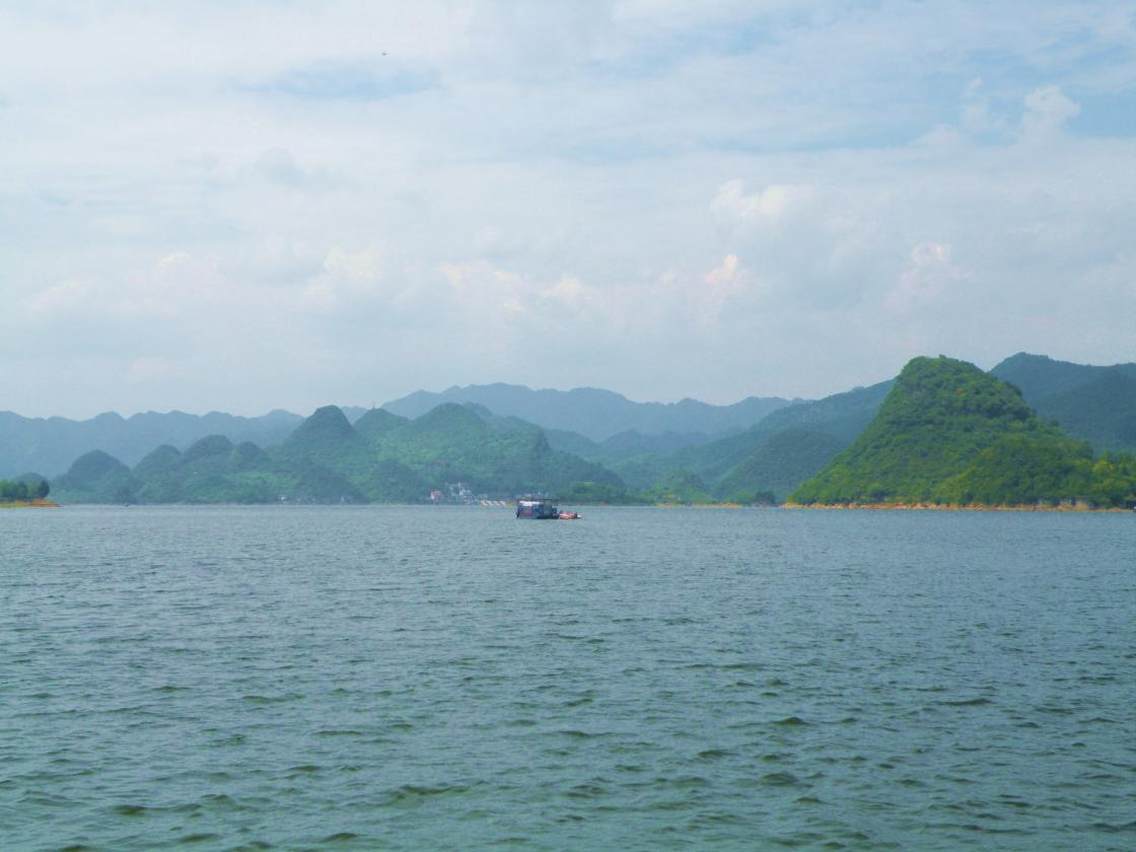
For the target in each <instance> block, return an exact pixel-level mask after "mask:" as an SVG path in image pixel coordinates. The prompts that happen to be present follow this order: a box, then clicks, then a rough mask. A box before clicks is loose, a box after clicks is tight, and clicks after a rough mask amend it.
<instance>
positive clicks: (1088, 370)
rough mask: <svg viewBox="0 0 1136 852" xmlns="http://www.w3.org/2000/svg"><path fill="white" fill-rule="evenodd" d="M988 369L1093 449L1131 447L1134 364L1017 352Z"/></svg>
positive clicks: (1135, 443)
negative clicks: (1097, 362) (1107, 363)
mask: <svg viewBox="0 0 1136 852" xmlns="http://www.w3.org/2000/svg"><path fill="white" fill-rule="evenodd" d="M990 372H991V373H992V374H993V375H995V376H997V377H998V378H1000V379H1002V380H1003V381H1007V382H1010V383H1011V384H1013V385H1014V386H1015V387H1017V388H1019V389H1020V390H1021V392H1022V396H1023V397H1025V400H1026V402H1028V403H1029V404H1030V406H1032V407H1033V409H1034V410H1035V411H1036V412H1037V413H1038V416H1040V417H1042V418H1044V419H1047V420H1054V421H1056V422H1057V423H1058V424H1059V425H1060V426H1061V428H1063V429H1064V430H1065V431H1066V432H1068V433H1069V434H1070V435H1073V436H1074V437H1076V438H1082V439H1084V440H1086V441H1088V442H1089V443H1090V444H1092V446H1093V448H1094V449H1095V450H1097V451H1098V452H1099V451H1103V450H1110V451H1124V452H1136V364H1114V365H1112V366H1107V367H1103V366H1095V365H1089V364H1072V363H1069V362H1067V361H1055V360H1053V359H1052V358H1047V357H1045V356H1044V355H1030V354H1027V353H1025V352H1019V353H1018V354H1017V355H1013V356H1011V357H1009V358H1007V359H1006V360H1005V361H1003V362H1002V363H1000V364H999V365H998V366H996V367H995V368H994V369H993V370H991V371H990Z"/></svg>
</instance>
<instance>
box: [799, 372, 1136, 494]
mask: <svg viewBox="0 0 1136 852" xmlns="http://www.w3.org/2000/svg"><path fill="white" fill-rule="evenodd" d="M1134 491H1136V460H1134V459H1132V458H1131V457H1116V458H1110V457H1102V458H1101V459H1098V460H1094V459H1093V456H1092V450H1091V448H1090V447H1089V446H1088V445H1087V444H1085V443H1083V442H1081V441H1077V440H1075V439H1073V438H1070V437H1068V436H1067V435H1065V434H1064V433H1063V432H1062V431H1061V430H1060V429H1059V428H1058V427H1056V426H1054V425H1051V424H1048V423H1045V422H1044V421H1042V420H1041V419H1040V418H1038V417H1037V416H1036V415H1035V414H1034V412H1033V411H1032V410H1031V409H1030V407H1029V406H1028V405H1027V404H1026V402H1025V400H1024V399H1022V397H1021V395H1020V393H1019V392H1018V390H1017V389H1016V388H1014V387H1012V386H1010V385H1008V384H1006V383H1005V382H1003V381H1000V380H999V379H997V378H995V377H993V376H990V375H988V374H986V373H984V372H982V371H981V370H979V369H978V368H977V367H975V366H974V365H972V364H968V363H966V362H964V361H956V360H954V359H951V358H945V357H942V356H940V357H939V358H916V359H914V360H912V361H911V362H910V363H908V364H907V366H906V367H904V369H903V372H902V373H900V375H899V378H898V379H896V382H895V385H894V386H893V387H892V389H891V391H890V392H889V394H888V396H887V398H886V399H885V400H884V403H883V405H882V406H881V407H880V410H879V413H878V414H877V415H876V418H875V419H874V420H873V421H872V423H871V425H869V426H868V428H867V429H866V430H865V431H864V432H863V433H862V434H861V435H860V437H859V438H857V439H856V440H855V441H854V442H853V443H852V445H851V446H849V447H848V448H847V449H845V450H844V451H843V452H841V453H840V454H839V455H838V456H837V457H836V458H835V459H833V460H832V461H831V462H830V463H829V465H828V466H827V467H825V469H824V470H822V471H821V472H820V473H819V474H817V475H816V476H815V477H813V478H812V479H810V480H809V481H808V482H806V483H805V484H804V485H802V486H801V487H800V488H798V489H797V490H796V492H794V493H793V495H792V496H791V498H790V499H791V500H792V501H793V502H797V503H803V504H813V503H822V504H848V503H895V504H914V503H934V504H949V505H967V504H991V505H1024V504H1034V503H1038V502H1046V503H1056V502H1060V501H1066V500H1086V501H1089V502H1092V503H1095V504H1098V505H1121V504H1123V503H1124V502H1125V501H1126V500H1127V499H1128V498H1129V497H1131V493H1132V492H1134Z"/></svg>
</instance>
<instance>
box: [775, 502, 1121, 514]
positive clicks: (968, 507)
mask: <svg viewBox="0 0 1136 852" xmlns="http://www.w3.org/2000/svg"><path fill="white" fill-rule="evenodd" d="M781 508H782V509H866V510H868V511H874V512H887V511H908V512H1131V511H1132V509H1126V508H1124V507H1123V506H1099V507H1098V506H1088V505H1085V504H1083V503H1074V504H1060V505H1057V506H1039V505H1037V504H1034V503H1020V504H1011V505H989V504H985V503H969V504H965V505H947V504H938V503H782V504H781Z"/></svg>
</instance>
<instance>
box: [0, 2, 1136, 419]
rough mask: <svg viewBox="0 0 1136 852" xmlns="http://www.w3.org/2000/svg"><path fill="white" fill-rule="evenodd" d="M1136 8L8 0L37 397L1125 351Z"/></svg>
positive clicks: (730, 373)
mask: <svg viewBox="0 0 1136 852" xmlns="http://www.w3.org/2000/svg"><path fill="white" fill-rule="evenodd" d="M1130 12H1131V10H1129V13H1128V14H1122V13H1120V12H1118V11H1117V10H1116V6H1115V4H1107V3H1093V2H1090V3H1074V2H1056V3H1052V4H1042V6H1039V7H1038V8H1036V9H1034V10H1033V12H1032V14H1030V15H1028V16H1022V15H1021V10H1020V9H1018V8H1014V7H1012V6H1005V7H1003V6H991V5H989V4H987V5H986V6H983V7H981V8H980V7H978V6H968V5H965V4H964V5H962V6H959V5H957V4H948V3H942V2H931V3H924V4H918V5H917V6H912V5H910V4H906V3H901V2H892V0H885V2H883V3H880V4H878V5H874V6H872V7H871V8H865V7H856V8H852V7H850V6H848V5H847V4H843V3H834V2H824V0H817V2H812V0H810V2H809V3H807V4H800V3H791V2H788V0H769V2H765V0H762V2H758V3H754V2H744V0H722V2H717V1H715V2H712V3H707V4H698V5H697V7H695V6H691V5H690V4H682V3H675V2H670V0H616V2H612V3H601V4H567V3H565V4H557V3H547V4H545V3H542V4H529V5H527V6H526V7H525V8H524V9H523V10H518V9H516V8H514V5H510V4H499V3H493V2H483V0H459V2H456V3H454V2H437V3H435V2H428V0H423V2H421V3H415V4H409V3H407V4H397V3H386V4H373V3H366V2H363V0H331V2H328V3H322V4H309V3H290V4H284V5H279V4H278V5H272V4H269V5H264V4H260V3H245V2H235V3H230V4H224V5H223V6H222V5H217V4H206V5H204V6H202V5H199V4H192V5H191V4H187V3H176V2H171V3H163V4H160V5H152V6H147V7H145V8H135V7H133V6H131V7H129V8H128V7H127V6H122V5H118V4H109V5H95V6H76V7H68V6H65V5H63V6H61V5H58V4H49V5H46V6H45V5H42V4H24V5H22V6H13V5H12V4H8V5H7V6H6V7H4V8H3V9H0V31H3V32H5V34H6V35H8V36H9V38H8V39H7V40H6V44H5V48H6V49H5V51H3V53H0V98H2V100H3V105H2V106H0V109H3V117H4V124H5V128H7V129H8V130H9V131H10V132H7V133H5V134H3V135H2V136H0V162H3V163H4V170H5V174H4V182H3V186H2V187H0V269H2V270H3V272H2V273H0V298H2V299H3V300H4V302H3V303H4V304H6V305H8V306H9V310H7V311H0V334H3V335H4V336H5V339H7V340H9V341H12V342H13V343H14V344H15V347H16V349H18V350H19V351H25V350H27V349H28V347H29V346H33V347H34V345H36V344H37V343H39V344H41V345H49V346H50V348H51V352H52V357H51V359H46V358H41V359H39V361H33V360H28V361H27V362H26V363H24V362H21V363H20V366H19V369H15V368H12V369H9V370H8V371H7V372H6V373H5V376H4V378H5V382H6V384H5V393H6V399H5V403H4V404H5V407H10V408H14V409H16V410H21V411H26V412H29V413H44V414H49V413H91V412H93V411H96V410H99V409H102V408H108V407H116V408H121V409H124V410H133V409H138V408H151V407H155V406H158V405H160V404H167V405H170V406H178V407H182V408H190V409H192V408H202V409H208V408H226V407H228V408H243V409H244V410H246V411H255V410H257V409H260V408H271V407H275V406H277V405H284V406H292V407H294V408H311V407H314V405H315V404H318V403H321V402H326V401H329V400H335V401H342V402H350V401H353V400H360V399H362V400H364V401H366V402H370V401H373V399H374V398H376V397H378V398H379V399H382V398H387V397H391V396H395V395H397V394H400V393H403V392H406V391H409V390H413V389H414V388H415V387H418V386H424V385H432V386H439V385H448V384H452V383H454V382H472V381H496V380H509V381H527V382H532V383H535V384H542V385H547V384H560V385H577V384H595V385H608V386H615V387H617V388H619V389H622V390H625V391H628V392H630V393H632V394H633V395H635V396H637V397H639V398H649V397H658V398H678V397H682V396H700V397H709V398H714V399H718V400H727V399H730V398H736V397H739V396H742V395H744V394H747V393H784V394H810V393H821V392H826V391H834V390H839V389H841V388H842V387H847V386H850V385H853V384H858V383H864V382H867V381H871V380H874V379H877V378H883V377H885V376H887V375H889V374H891V373H894V372H895V370H896V369H898V367H899V366H901V364H902V362H903V360H904V359H905V358H907V357H910V356H911V355H914V354H919V353H920V352H921V351H924V348H927V349H929V351H949V352H954V353H957V354H960V355H963V356H967V355H970V356H971V357H974V358H976V359H978V360H980V361H983V360H985V361H986V362H990V361H993V360H996V359H997V358H999V357H1001V356H1002V355H1005V354H1007V353H1009V352H1013V351H1017V350H1019V349H1023V348H1032V349H1037V350H1043V351H1050V352H1051V353H1052V354H1054V355H1056V356H1063V357H1069V358H1078V357H1080V358H1089V357H1092V358H1095V359H1098V360H1107V359H1109V358H1112V359H1113V360H1119V359H1121V358H1130V357H1131V329H1130V327H1131V322H1128V323H1127V324H1126V323H1125V322H1122V321H1121V319H1126V320H1131V319H1132V300H1133V292H1132V289H1131V286H1132V285H1131V282H1132V281H1133V280H1136V266H1134V264H1136V259H1134V258H1133V256H1132V254H1131V249H1130V247H1129V243H1130V242H1131V232H1132V227H1133V223H1136V145H1134V143H1133V139H1132V137H1131V135H1125V134H1126V133H1129V131H1125V130H1124V128H1123V126H1121V125H1119V124H1117V123H1116V122H1115V116H1118V115H1121V114H1122V113H1123V111H1124V108H1125V107H1126V106H1131V105H1132V101H1131V97H1132V96H1131V87H1132V85H1133V82H1134V81H1136V67H1134V64H1133V63H1132V62H1131V61H1129V60H1127V59H1125V58H1124V57H1123V56H1122V54H1124V51H1123V49H1120V50H1118V47H1119V48H1124V47H1129V46H1131V45H1132V33H1133V27H1132V21H1133V17H1132V15H1131V14H1130ZM249 33H256V35H257V39H256V41H257V44H258V49H257V50H249V49H248V47H247V45H248V43H249ZM384 53H385V54H386V55H385V56H384V55H383V54H384ZM1109 57H1114V58H1115V61H1113V59H1111V58H1109ZM1126 98H1127V100H1125V99H1126ZM1102 103H1103V104H1105V106H1104V107H1102V106H1100V104H1102ZM1078 117H1080V119H1081V120H1077V121H1074V119H1075V118H1078ZM1110 121H1112V122H1113V124H1110ZM1114 125H1115V126H1114ZM1101 126H1103V127H1104V128H1105V131H1103V132H1102V133H1101V135H1100V136H1098V137H1090V136H1087V135H1085V134H1086V132H1087V130H1086V128H1092V127H1101ZM1117 127H1119V129H1117ZM979 303H981V304H983V305H984V306H986V307H985V308H984V310H983V311H981V312H976V311H975V309H974V306H975V304H979ZM1043 330H1044V333H1043ZM832 340H840V341H841V345H839V346H832V345H831V344H830V341H832ZM43 341H49V344H43ZM439 341H444V344H443V345H444V346H445V348H446V349H447V351H448V352H452V353H455V357H452V358H443V359H439V358H436V357H432V356H429V353H431V352H433V351H435V347H437V346H438V345H439ZM534 341H535V342H536V343H537V344H539V345H540V346H542V347H546V348H547V351H548V352H549V353H550V357H549V358H548V359H546V360H545V361H544V363H542V364H541V365H540V366H539V368H538V367H536V366H530V365H529V363H528V362H527V361H526V359H525V358H524V357H523V353H525V352H526V351H529V350H530V349H531V347H532V346H533V345H534ZM803 350H807V354H802V351H803ZM16 357H19V356H18V354H17V356H16ZM725 361H728V362H729V363H730V364H733V365H736V368H734V369H730V370H709V369H707V364H711V363H722V362H725ZM9 363H10V364H12V363H15V362H14V361H9ZM232 364H240V366H241V369H240V370H239V371H234V370H233V369H232V368H231V365H232ZM160 365H176V369H173V368H171V369H170V370H168V371H167V372H164V373H163V372H162V370H163V369H164V368H162V367H161V366H160ZM130 376H133V377H134V379H128V381H126V382H124V381H122V377H130ZM144 376H150V377H151V378H147V379H145V380H143V377H144Z"/></svg>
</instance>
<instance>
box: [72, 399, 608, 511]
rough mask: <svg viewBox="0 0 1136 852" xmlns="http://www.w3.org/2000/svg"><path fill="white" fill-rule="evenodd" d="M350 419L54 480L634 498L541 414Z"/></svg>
mask: <svg viewBox="0 0 1136 852" xmlns="http://www.w3.org/2000/svg"><path fill="white" fill-rule="evenodd" d="M357 424H358V426H359V428H357V427H356V425H353V424H351V422H350V421H349V420H348V418H347V417H346V416H345V414H344V413H343V411H342V410H341V409H339V408H338V407H336V406H325V407H323V408H320V409H318V410H317V411H316V412H315V413H313V414H312V415H311V416H310V417H308V418H306V419H305V420H304V421H303V422H302V423H301V424H300V425H299V426H297V427H296V429H295V430H293V432H292V433H291V434H290V435H289V436H288V438H287V439H286V440H285V441H284V442H283V444H281V445H280V446H279V447H274V448H269V449H262V448H260V447H258V446H256V445H255V444H252V443H250V442H243V443H241V444H234V443H233V442H232V441H230V440H229V439H228V438H226V437H224V436H221V435H211V436H207V437H205V438H202V439H200V440H198V441H197V442H195V443H194V444H193V445H191V446H190V447H188V448H187V449H186V450H185V451H184V452H180V451H178V450H177V448H175V447H172V446H169V445H163V446H161V447H158V448H156V449H155V450H153V451H152V452H151V453H149V454H148V455H147V456H146V457H145V458H143V459H141V460H140V461H139V462H138V463H137V464H136V465H135V466H134V468H133V469H131V468H130V467H128V466H127V465H125V464H123V463H122V462H121V461H119V460H118V459H116V458H114V457H113V456H111V455H109V454H107V453H105V452H103V451H101V450H94V451H91V452H88V453H86V454H84V455H83V456H81V457H80V458H79V459H77V460H76V461H75V463H74V464H73V465H72V466H71V468H70V470H68V472H67V473H66V474H65V475H63V476H61V477H58V478H57V479H56V480H55V482H54V483H53V487H54V488H55V492H56V494H57V496H58V497H59V499H60V500H61V501H64V502H95V503H107V502H111V503H118V502H122V503H133V502H140V503H218V502H234V503H274V502H280V501H286V502H304V503H367V502H402V503H416V502H417V503H420V502H426V501H427V500H428V499H429V495H430V492H431V490H434V489H438V490H444V489H447V488H448V487H449V486H452V485H455V484H456V483H464V484H465V486H466V487H468V489H469V490H470V491H471V492H473V493H485V494H487V495H489V496H492V497H508V496H515V495H517V494H519V493H524V492H527V491H547V492H557V493H561V494H570V493H571V492H572V491H573V489H574V488H578V487H586V488H587V489H589V493H591V494H593V495H599V496H603V495H606V496H607V497H608V498H610V499H620V498H621V497H624V496H625V495H624V491H625V489H624V487H623V483H622V482H621V481H620V479H619V477H618V476H616V475H615V474H614V473H612V472H611V471H609V470H607V469H606V468H604V467H602V466H600V465H597V464H594V463H592V462H588V461H586V460H584V459H581V458H579V457H577V456H573V455H571V454H568V453H562V452H558V451H556V450H553V449H552V448H551V447H550V446H549V444H548V441H547V440H546V438H545V436H544V433H543V431H542V430H541V429H540V428H539V427H536V426H533V425H532V424H528V423H524V422H522V421H519V420H515V419H513V418H502V417H497V416H496V415H493V414H492V413H490V412H488V411H487V410H485V409H481V408H479V407H477V406H468V407H466V406H459V405H456V404H452V403H450V404H445V405H441V406H438V407H436V408H434V409H432V410H431V411H429V412H427V413H426V414H424V415H422V416H421V417H419V418H417V419H416V420H407V419H405V418H400V417H397V416H396V415H393V414H390V413H389V412H385V411H384V412H381V413H378V412H368V413H367V414H364V415H363V416H362V417H361V418H359V420H358V421H357Z"/></svg>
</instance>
